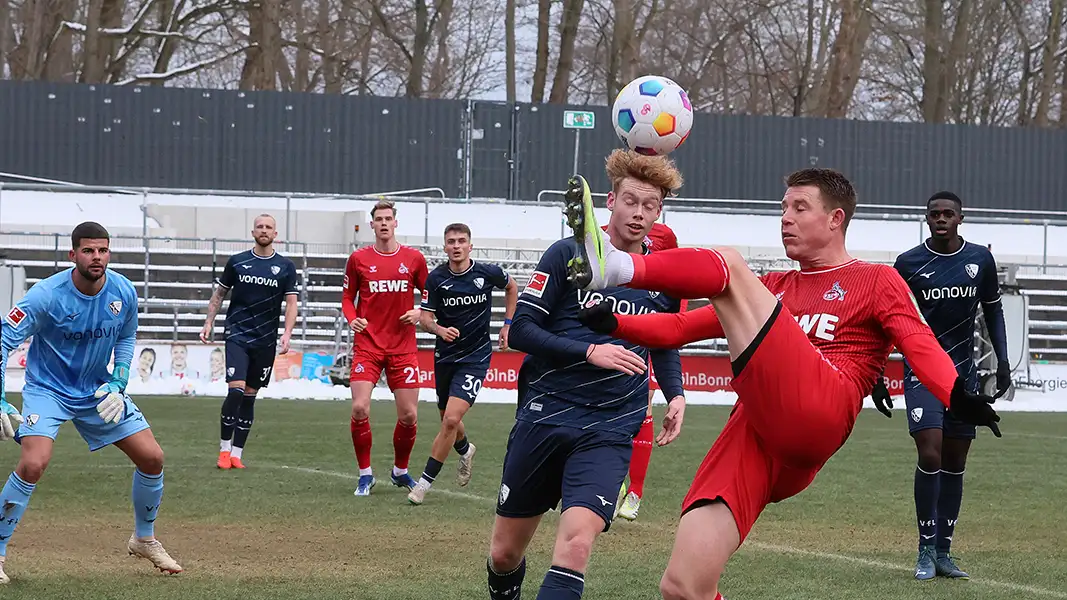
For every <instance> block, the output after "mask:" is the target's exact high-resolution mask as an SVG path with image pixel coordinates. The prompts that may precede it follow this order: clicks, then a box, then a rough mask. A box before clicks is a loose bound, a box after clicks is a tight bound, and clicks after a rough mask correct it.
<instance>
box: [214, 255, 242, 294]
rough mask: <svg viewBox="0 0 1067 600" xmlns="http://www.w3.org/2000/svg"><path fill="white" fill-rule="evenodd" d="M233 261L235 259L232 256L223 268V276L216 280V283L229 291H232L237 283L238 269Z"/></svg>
mask: <svg viewBox="0 0 1067 600" xmlns="http://www.w3.org/2000/svg"><path fill="white" fill-rule="evenodd" d="M233 259H234V257H233V256H231V257H230V260H227V261H226V266H225V267H223V268H222V274H221V275H219V276H218V277H216V278H215V283H218V284H219V285H221V286H222V287H224V288H226V289H228V290H232V289H233V285H234V284H235V283H236V282H237V267H235V266H234V264H233Z"/></svg>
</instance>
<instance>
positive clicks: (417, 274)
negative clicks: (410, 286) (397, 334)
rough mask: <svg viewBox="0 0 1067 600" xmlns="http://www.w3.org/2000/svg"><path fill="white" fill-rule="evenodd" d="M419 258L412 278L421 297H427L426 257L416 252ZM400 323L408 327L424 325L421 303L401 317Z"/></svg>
mask: <svg viewBox="0 0 1067 600" xmlns="http://www.w3.org/2000/svg"><path fill="white" fill-rule="evenodd" d="M415 255H416V256H417V258H416V259H415V268H414V269H413V270H412V276H413V279H414V283H415V288H416V289H418V290H419V296H420V297H422V298H425V297H426V280H427V278H428V277H429V275H428V273H427V266H426V257H425V256H423V255H422V252H418V251H416V252H415ZM400 321H401V322H403V323H405V324H407V325H415V324H421V323H422V308H421V303H419V304H416V305H415V307H414V308H412V309H411V310H409V311H407V312H405V313H404V315H403V316H401V317H400Z"/></svg>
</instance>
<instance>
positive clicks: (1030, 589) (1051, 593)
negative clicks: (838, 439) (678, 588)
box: [264, 465, 1067, 600]
mask: <svg viewBox="0 0 1067 600" xmlns="http://www.w3.org/2000/svg"><path fill="white" fill-rule="evenodd" d="M264 466H267V467H271V468H277V469H286V470H290V471H299V472H301V473H312V474H317V475H326V476H327V477H341V478H344V479H355V476H354V475H352V474H350V473H338V472H336V471H322V470H319V469H309V468H307V467H290V466H287V465H264ZM430 491H431V492H435V493H439V494H445V495H447V496H455V497H458V498H467V499H468V500H478V501H480V502H492V503H495V502H496V501H495V500H494V499H492V498H486V497H485V496H477V495H475V494H466V493H463V492H454V491H452V490H438V489H433V488H431V489H430ZM744 547H750V548H757V549H759V550H766V551H769V552H779V553H782V554H796V555H800V556H810V557H813V558H822V559H829V560H838V561H842V562H849V563H853V564H858V565H864V566H867V567H875V568H878V569H885V570H888V571H900V572H904V573H910V572H911V570H912V569H911V568H910V567H906V566H904V565H898V564H894V563H890V562H884V561H880V560H871V559H869V558H861V557H859V556H849V555H847V554H834V553H832V552H819V551H817V550H805V549H803V548H794V547H793V546H781V545H778V544H766V543H763V542H753V541H749V542H746V543H745V546H744ZM970 583H977V584H985V585H988V586H990V587H998V588H1003V589H1007V590H1014V591H1017V592H1027V593H1030V594H1034V595H1037V596H1047V597H1049V598H1063V599H1065V600H1067V594H1065V593H1063V592H1057V591H1055V590H1047V589H1045V588H1039V587H1034V586H1030V585H1022V584H1019V583H1010V582H1005V581H996V580H993V579H984V578H981V579H971V580H970Z"/></svg>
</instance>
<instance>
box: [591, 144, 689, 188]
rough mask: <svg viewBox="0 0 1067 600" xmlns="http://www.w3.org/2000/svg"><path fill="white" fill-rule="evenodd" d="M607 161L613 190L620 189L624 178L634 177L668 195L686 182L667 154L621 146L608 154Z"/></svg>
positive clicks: (606, 167) (606, 166)
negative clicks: (644, 152) (641, 151)
mask: <svg viewBox="0 0 1067 600" xmlns="http://www.w3.org/2000/svg"><path fill="white" fill-rule="evenodd" d="M605 163H606V165H605V169H606V170H607V173H608V180H609V181H611V189H612V190H616V189H618V187H619V183H620V182H622V180H623V179H626V178H627V177H633V178H634V179H636V180H638V181H642V182H644V183H648V184H651V185H654V186H656V187H658V188H660V189H661V190H663V196H664V197H667V196H669V195H673V194H674V193H675V192H677V191H678V189H679V188H681V187H682V183H683V182H684V181H683V179H682V173H681V171H679V170H678V167H675V166H674V161H673V160H671V159H669V158H667V157H666V156H646V155H644V154H638V153H637V152H634V151H633V150H623V149H621V148H619V149H616V150H613V151H612V153H611V154H609V155H608V158H607V160H606V161H605Z"/></svg>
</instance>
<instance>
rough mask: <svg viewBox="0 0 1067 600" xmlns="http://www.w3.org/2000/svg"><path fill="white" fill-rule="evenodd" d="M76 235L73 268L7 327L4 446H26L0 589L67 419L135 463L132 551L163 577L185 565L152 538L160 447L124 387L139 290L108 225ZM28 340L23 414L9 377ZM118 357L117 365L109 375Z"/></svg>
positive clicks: (1, 546) (0, 531)
mask: <svg viewBox="0 0 1067 600" xmlns="http://www.w3.org/2000/svg"><path fill="white" fill-rule="evenodd" d="M70 237H71V250H70V253H69V257H70V260H71V261H72V262H74V267H73V268H70V269H66V270H64V271H61V272H59V273H56V274H55V275H52V276H51V277H49V278H47V279H44V280H42V281H40V282H38V283H37V284H35V285H34V286H33V287H31V288H30V290H29V291H28V292H27V293H26V296H25V297H24V298H23V299H22V300H20V301H19V302H18V303H17V304H16V305H15V307H14V308H12V309H11V311H10V312H9V313H8V314H7V316H6V317H5V318H4V319H3V323H2V325H0V328H2V335H0V339H2V345H0V346H2V347H0V441H7V440H11V439H14V440H15V441H17V442H19V443H20V444H21V445H22V454H21V456H20V458H19V463H18V466H17V467H16V468H15V472H13V473H12V474H11V475H10V477H8V479H7V484H6V485H4V488H3V491H0V583H7V582H8V581H9V578H8V576H7V575H6V574H5V573H4V560H5V558H6V556H7V544H8V542H9V541H11V535H12V533H14V531H15V527H16V526H17V525H18V523H19V520H20V519H21V518H22V514H23V512H25V510H26V506H27V505H28V504H29V502H30V495H31V494H33V490H34V488H35V487H36V485H37V482H38V481H39V480H40V479H41V475H43V474H44V470H45V468H46V467H47V466H48V462H49V460H50V459H51V458H52V445H53V442H54V440H55V437H56V434H57V433H58V432H59V427H60V426H61V425H62V424H63V423H65V422H66V421H74V426H75V427H76V428H77V430H78V433H80V434H81V436H82V439H84V440H85V441H86V443H87V444H88V445H89V450H90V451H94V450H98V449H100V448H103V447H105V446H108V445H111V444H114V445H115V446H116V447H117V448H118V449H119V450H122V451H123V452H124V453H126V455H127V456H129V457H130V460H132V461H133V463H134V465H135V466H136V469H135V470H134V472H133V492H132V495H133V511H134V533H133V535H132V536H131V537H130V540H129V542H128V544H127V547H128V549H129V552H130V554H132V555H135V556H138V557H141V558H145V559H148V560H150V561H151V562H152V564H153V565H155V567H156V568H158V569H159V570H161V571H163V572H164V573H179V572H181V570H182V568H181V566H180V565H178V563H177V562H175V561H174V559H173V558H171V557H170V555H169V554H167V551H166V550H164V549H163V546H162V545H161V544H160V543H159V542H158V541H157V540H156V539H155V536H154V533H155V532H154V527H153V526H154V523H155V520H156V516H157V514H158V511H159V504H160V500H161V499H162V497H163V450H161V449H160V447H159V444H158V443H157V442H156V439H155V437H154V436H153V435H152V431H151V430H150V429H149V426H148V422H147V421H146V420H145V418H144V415H142V414H141V411H140V410H139V409H138V408H137V406H136V405H135V404H134V403H133V401H132V400H130V398H129V396H127V395H126V391H125V389H126V381H127V380H128V379H129V376H130V363H131V361H132V360H133V352H134V340H135V338H136V335H137V291H136V290H135V289H134V287H133V284H132V283H130V280H128V279H126V278H125V277H123V276H122V275H120V274H118V273H116V272H114V271H110V270H108V268H107V264H108V259H109V257H110V254H109V244H110V237H109V235H108V232H107V230H106V229H104V228H103V227H102V226H101V225H99V224H97V223H92V222H86V223H82V224H80V225H78V226H77V227H75V228H74V231H73V232H72V233H71V236H70ZM31 336H32V338H33V339H32V342H31V343H30V349H29V354H28V356H27V360H26V383H25V386H24V388H23V391H22V414H21V415H20V414H19V411H18V409H16V408H15V407H13V406H11V405H10V404H8V403H7V400H6V399H4V398H3V391H4V386H3V379H4V377H3V376H4V373H5V371H6V364H5V363H6V362H7V357H8V355H9V354H10V352H11V351H12V350H13V349H15V348H17V347H18V346H19V344H21V343H22V342H23V341H24V340H26V339H29V338H30V337H31ZM112 352H114V356H115V366H114V368H113V369H112V372H110V373H109V372H108V362H109V361H110V359H111V356H112Z"/></svg>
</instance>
